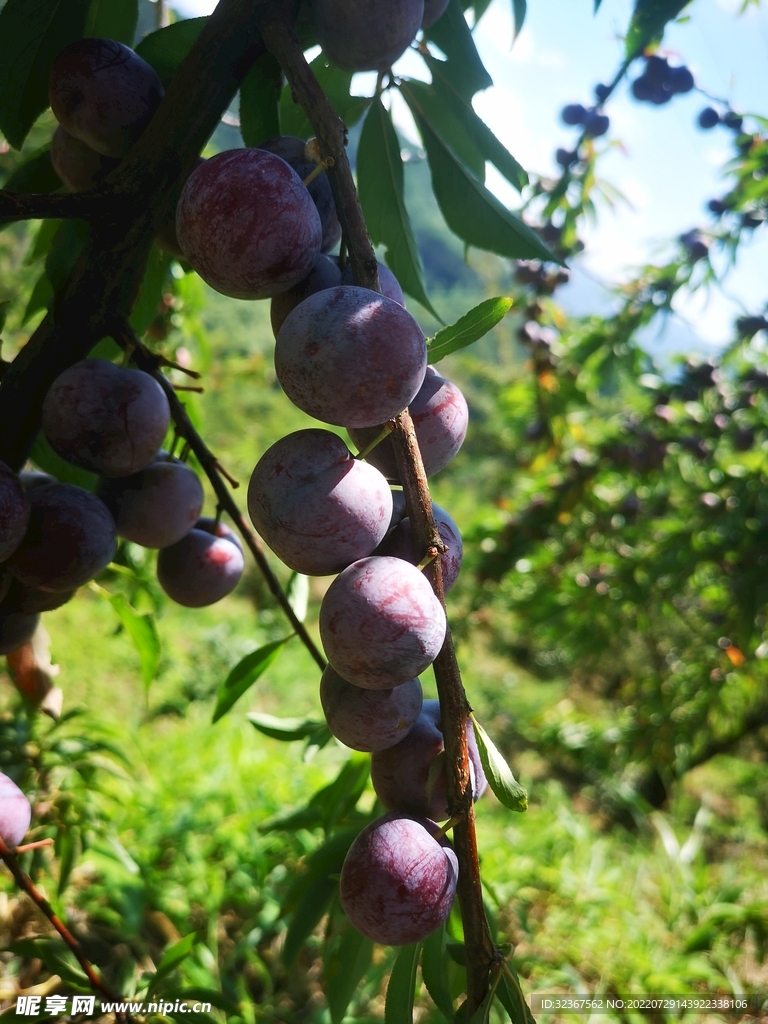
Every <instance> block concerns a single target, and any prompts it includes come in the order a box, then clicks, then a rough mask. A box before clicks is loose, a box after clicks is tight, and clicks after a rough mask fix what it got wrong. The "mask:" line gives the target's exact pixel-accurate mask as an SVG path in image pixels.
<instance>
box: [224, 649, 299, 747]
mask: <svg viewBox="0 0 768 1024" xmlns="http://www.w3.org/2000/svg"><path fill="white" fill-rule="evenodd" d="M288 640H290V637H287V636H286V637H283V639H282V640H273V641H272V643H270V644H265V645H264V646H263V647H260V648H259V649H258V650H257V651H252V652H251V654H246V656H245V657H244V658H243V659H242V660H241V661H239V662H238V663H237V665H235V667H234V668H233V669H232V671H231V672H230V673H229V675H228V676H227V678H226V679H225V680H224V683H223V685H222V686H221V688H220V689H219V692H218V694H217V696H216V708H215V709H214V712H213V721H214V722H218V720H219V719H220V718H221V717H222V716H223V715H225V714H226V713H227V711H229V709H230V708H231V707H232V705H233V704H234V703H235V701H237V700H239V699H240V698H241V697H242V696H243V694H244V693H245V692H246V690H248V689H250V687H251V686H253V684H254V683H255V682H256V680H257V679H258V678H259V677H260V676H261V675H263V674H264V672H266V670H267V669H268V668H269V666H270V665H271V664H272V662H273V661H274V660H275V658H276V657H277V656H278V654H279V653H280V651H281V650H282V649H283V647H284V646H285V644H286V643H287V642H288ZM251 721H253V718H251ZM254 725H256V723H255V722H254ZM257 728H258V726H257Z"/></svg>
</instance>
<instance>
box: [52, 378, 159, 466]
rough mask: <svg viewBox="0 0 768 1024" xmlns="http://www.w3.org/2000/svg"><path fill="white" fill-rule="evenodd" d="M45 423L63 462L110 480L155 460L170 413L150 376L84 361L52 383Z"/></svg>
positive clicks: (156, 384) (156, 383) (155, 382)
mask: <svg viewBox="0 0 768 1024" xmlns="http://www.w3.org/2000/svg"><path fill="white" fill-rule="evenodd" d="M42 419H43V433H44V434H45V436H46V438H47V439H48V441H49V443H50V445H51V447H52V448H53V449H54V450H55V451H57V452H58V453H59V455H61V457H62V458H63V459H66V460H67V462H71V463H73V464H74V465H75V466H80V467H82V468H83V469H89V470H91V472H93V473H101V474H102V475H103V476H110V477H111V476H129V475H130V474H131V473H137V472H138V471H139V470H140V469H143V468H144V467H145V466H146V465H148V464H149V463H150V462H151V461H152V459H153V458H154V457H155V456H156V455H157V453H158V451H159V449H160V446H161V444H162V443H163V439H164V438H165V435H166V432H167V430H168V425H169V423H170V420H171V412H170V408H169V406H168V399H167V398H166V397H165V392H164V391H163V389H162V388H161V386H160V385H159V384H158V382H157V381H156V380H155V379H154V378H153V377H151V376H150V375H149V374H148V373H144V371H143V370H129V369H125V368H123V367H120V366H115V364H114V363H110V362H107V360H106V359H83V360H82V361H81V362H79V363H75V365H74V366H70V368H69V369H68V370H65V371H64V373H62V374H60V375H59V376H58V377H57V378H56V380H55V381H54V382H53V384H52V385H51V387H50V388H49V390H48V394H47V395H46V396H45V401H44V402H43V417H42Z"/></svg>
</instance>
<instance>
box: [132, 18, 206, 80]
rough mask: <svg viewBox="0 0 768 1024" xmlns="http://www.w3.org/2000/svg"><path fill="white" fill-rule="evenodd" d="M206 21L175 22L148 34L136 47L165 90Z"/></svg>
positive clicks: (199, 19) (198, 19) (200, 19)
mask: <svg viewBox="0 0 768 1024" xmlns="http://www.w3.org/2000/svg"><path fill="white" fill-rule="evenodd" d="M207 21H208V19H207V18H187V19H186V20H184V21H176V22H174V23H173V25H168V26H167V27H166V28H160V29H158V30H157V32H150V34H149V35H148V36H144V38H143V39H142V40H141V42H140V43H139V45H138V46H137V47H136V53H138V54H139V56H140V57H143V58H144V60H145V61H146V62H147V64H151V65H152V67H153V68H154V69H155V71H156V72H157V74H158V77H159V78H160V81H161V82H162V83H163V85H164V86H165V88H166V89H167V88H168V86H169V85H170V82H171V79H172V78H173V76H174V75H175V74H176V72H177V71H178V70H179V68H180V67H181V64H182V61H183V60H184V58H185V57H186V56H187V54H188V53H189V51H190V50H191V49H192V46H193V45H194V43H195V41H196V40H197V37H198V36H199V35H200V33H201V32H202V30H203V28H204V27H205V23H206V22H207Z"/></svg>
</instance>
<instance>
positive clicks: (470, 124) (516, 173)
mask: <svg viewBox="0 0 768 1024" xmlns="http://www.w3.org/2000/svg"><path fill="white" fill-rule="evenodd" d="M425 59H426V61H427V64H428V65H429V68H430V71H431V73H432V88H433V89H434V93H435V102H436V110H437V112H438V113H440V112H443V113H444V116H445V117H447V116H449V115H452V116H453V118H454V120H455V122H456V124H457V125H458V127H459V131H460V133H462V134H463V135H464V137H465V138H466V140H467V142H468V143H469V144H470V145H471V146H472V147H473V148H474V150H475V152H476V153H478V154H479V155H480V157H481V158H482V161H483V175H478V177H480V179H481V180H484V171H485V161H486V160H488V161H490V163H492V164H493V166H494V167H495V168H496V170H497V171H498V172H499V173H500V174H503V175H504V177H505V178H506V179H507V181H508V182H509V183H510V185H513V186H514V187H515V188H516V189H517V190H518V192H519V191H520V190H521V189H523V188H524V187H525V186H526V185H527V184H528V174H527V172H526V171H525V169H524V168H523V166H522V165H521V164H519V163H518V161H517V160H515V158H514V157H513V156H512V154H511V153H510V152H509V150H508V149H507V148H506V147H505V146H503V145H502V143H501V142H499V140H498V139H497V138H496V136H495V135H494V134H493V132H492V131H491V129H490V128H489V127H488V125H487V124H486V123H485V122H484V121H483V120H482V118H480V117H478V116H477V114H476V113H475V111H474V109H473V108H472V105H471V103H468V102H467V101H466V100H465V99H464V98H463V96H462V95H461V93H460V92H459V91H458V90H457V89H456V87H455V85H454V83H453V81H452V80H451V76H450V75H449V74H447V71H448V65H447V64H446V63H445V61H439V60H435V59H434V58H433V57H428V58H425ZM420 88H421V90H422V92H425V91H426V90H427V88H428V87H426V86H424V85H420ZM425 116H426V115H425ZM427 120H431V123H432V127H433V129H434V130H435V131H436V133H437V134H438V135H440V136H442V138H443V141H444V142H446V143H447V144H448V145H449V146H450V148H451V149H453V151H454V152H455V153H456V155H457V156H458V157H459V159H461V150H460V149H458V148H457V147H456V145H455V143H454V141H452V137H446V133H445V131H444V130H441V121H440V120H439V119H435V118H434V117H432V118H431V119H430V118H429V117H427ZM465 162H466V161H465ZM468 166H470V168H471V167H472V165H471V164H469V165H468Z"/></svg>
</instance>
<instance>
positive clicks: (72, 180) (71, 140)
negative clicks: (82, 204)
mask: <svg viewBox="0 0 768 1024" xmlns="http://www.w3.org/2000/svg"><path fill="white" fill-rule="evenodd" d="M119 162H120V161H119V160H113V159H111V158H110V157H108V156H102V154H101V153H97V152H96V150H95V149H91V147H90V146H86V144H85V143H84V142H81V141H80V139H76V138H75V137H74V136H73V135H70V134H69V132H67V131H65V130H64V129H63V128H62V127H61V125H59V127H58V128H57V129H56V131H55V132H54V133H53V139H52V140H51V163H52V164H53V169H54V171H56V173H57V174H58V176H59V177H60V178H61V180H62V181H63V182H64V184H65V185H66V186H67V188H68V189H69V191H70V192H87V191H88V190H89V189H91V188H95V186H96V185H98V183H99V182H100V181H101V180H102V179H104V178H106V176H107V175H108V174H109V172H110V171H111V170H113V169H114V168H115V167H117V165H118V163H119Z"/></svg>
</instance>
